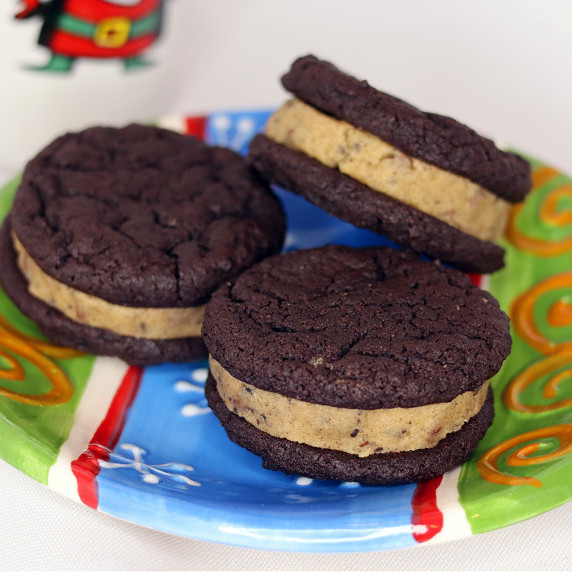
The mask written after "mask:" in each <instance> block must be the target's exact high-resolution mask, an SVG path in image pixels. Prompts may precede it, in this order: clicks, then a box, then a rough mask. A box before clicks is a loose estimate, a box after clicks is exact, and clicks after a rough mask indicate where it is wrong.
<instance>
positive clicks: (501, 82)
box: [0, 0, 572, 570]
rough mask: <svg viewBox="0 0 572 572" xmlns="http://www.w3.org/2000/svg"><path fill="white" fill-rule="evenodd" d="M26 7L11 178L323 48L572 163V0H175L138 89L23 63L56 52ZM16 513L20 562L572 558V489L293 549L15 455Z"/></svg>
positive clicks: (13, 548)
mask: <svg viewBox="0 0 572 572" xmlns="http://www.w3.org/2000/svg"><path fill="white" fill-rule="evenodd" d="M15 6H16V3H15V2H14V3H8V2H6V3H3V6H2V7H1V8H0V10H1V11H2V12H1V13H0V33H2V37H3V38H4V40H3V42H4V46H8V41H9V43H10V49H6V48H5V49H4V50H2V51H1V52H2V53H1V54H0V64H2V66H3V67H0V69H1V70H2V73H3V74H4V73H5V74H7V75H6V77H10V81H9V82H6V81H3V84H2V89H1V90H0V110H1V111H0V168H2V169H4V172H5V176H4V179H5V178H6V176H7V175H8V174H9V173H13V172H16V171H17V170H18V169H20V167H21V165H22V163H23V162H24V160H25V158H26V157H27V156H29V155H30V154H31V153H33V152H34V151H35V150H36V149H38V148H39V147H41V146H42V145H43V144H45V143H46V142H47V141H48V140H49V139H50V138H51V137H53V136H54V135H55V134H57V133H59V132H60V131H63V130H65V129H69V128H75V127H81V126H83V125H85V124H89V123H94V122H98V123H124V122H126V121H129V120H133V119H138V120H144V119H148V118H149V117H157V116H158V115H165V114H172V115H177V114H182V113H199V112H201V111H208V110H211V109H229V108H249V107H250V108H256V107H261V106H265V107H269V106H272V105H275V104H277V103H279V102H280V101H282V100H283V99H284V98H285V94H284V92H283V91H282V90H281V88H280V86H279V83H278V81H277V77H278V76H279V75H280V74H281V73H282V72H284V71H285V70H286V68H287V66H288V64H289V62H290V61H291V60H292V59H294V58H295V57H296V56H297V55H301V54H304V53H307V52H314V53H315V54H316V55H318V56H321V57H324V58H326V59H331V60H332V61H335V62H337V63H338V64H339V65H340V66H341V67H343V68H345V69H348V70H351V71H353V72H354V73H355V74H356V75H359V76H361V77H367V78H368V79H369V80H370V82H371V83H372V84H373V85H376V86H378V87H380V88H383V89H385V90H387V91H389V92H392V93H395V94H396V95H399V96H401V97H403V98H404V99H407V100H410V101H412V102H413V103H416V104H418V105H419V106H421V107H424V108H428V109H431V110H434V111H437V112H441V113H445V114H450V115H452V116H454V117H456V118H458V119H460V120H462V121H464V122H466V123H468V124H470V125H471V126H473V127H475V128H477V129H478V130H481V131H483V132H486V133H490V134H493V135H494V136H496V137H498V138H499V139H501V140H503V141H509V142H510V143H511V144H512V145H514V146H517V147H519V148H520V149H522V150H523V151H525V152H528V153H530V154H531V155H534V156H538V157H540V158H543V159H545V160H547V161H550V162H551V163H552V164H553V165H555V166H557V167H559V168H561V169H564V170H566V171H568V172H571V173H572V144H571V139H570V133H571V129H572V104H571V101H572V74H571V73H570V58H571V57H572V4H571V3H570V2H568V1H567V0H561V1H556V0H552V1H544V2H529V1H520V0H519V1H516V0H486V1H483V0H481V2H478V3H476V2H475V3H461V2H458V1H457V0H437V1H434V2H431V3H429V2H425V1H421V0H418V1H413V0H409V1H408V2H400V3H396V2H388V1H385V0H371V1H369V0H351V1H350V0H273V1H272V2H268V1H267V0H241V1H240V2H232V1H231V0H209V2H204V1H201V0H185V1H184V2H169V3H167V6H166V19H165V24H166V27H165V34H164V39H163V41H162V43H161V44H160V45H159V46H158V47H157V48H156V49H155V50H154V52H153V55H154V59H155V60H156V62H157V63H156V68H155V71H153V70H151V71H149V72H146V71H140V72H137V73H138V74H140V75H136V76H133V77H134V79H133V80H132V81H133V83H134V85H135V86H136V87H135V88H134V91H135V94H134V93H133V92H131V93H130V92H129V90H127V91H126V90H125V85H124V83H122V81H123V80H122V81H119V80H118V78H120V77H123V76H121V70H120V68H119V67H118V66H112V65H108V64H107V63H105V64H102V63H101V62H89V61H79V62H76V69H75V70H74V74H73V75H70V76H67V77H55V76H42V74H38V73H37V72H36V74H34V72H29V71H25V70H22V68H21V64H22V63H33V62H38V61H39V60H45V59H47V54H46V53H45V52H41V51H40V48H38V47H37V46H36V45H35V41H36V36H37V32H38V26H39V22H35V23H34V22H32V21H29V22H19V23H17V25H14V24H13V22H12V20H11V14H12V12H13V11H14V10H15V9H16V8H15ZM3 27H4V28H5V29H4V28H3ZM4 32H5V33H4ZM159 70H160V71H161V73H162V74H163V75H162V76H160V77H158V79H157V81H156V82H155V84H153V85H151V84H146V83H145V82H148V80H149V78H150V77H152V76H151V75H147V76H146V75H145V74H146V73H149V74H154V73H156V72H157V71H159ZM153 77H154V76H153ZM41 78H44V79H41ZM94 78H96V79H97V86H99V87H98V89H101V93H100V95H99V96H98V98H94V92H93V90H94V89H95V88H93V86H92V87H91V88H90V90H89V92H88V91H86V90H87V87H86V85H87V83H86V82H87V80H88V79H89V80H90V81H93V79H94ZM165 78H167V79H168V81H167V82H166V83H165ZM42 81H43V82H44V84H42V85H44V87H41V85H40V83H41V82H42ZM157 82H159V83H157ZM161 82H163V83H161ZM76 102H79V105H75V104H76ZM88 102H89V105H88ZM98 102H99V103H98ZM14 117H15V118H16V120H14ZM54 119H56V120H57V121H53V120H54ZM54 124H55V127H54ZM54 129H57V132H54ZM567 391H569V389H567ZM0 438H2V437H1V436H0ZM571 478H572V475H571ZM0 514H1V516H2V518H0V539H1V541H0V542H1V544H0V569H5V570H8V569H18V570H24V569H46V570H48V569H50V570H51V569H53V570H64V569H85V570H88V569H124V570H135V569H165V570H167V569H205V570H217V569H218V570H235V569H245V570H259V569H275V570H288V569H315V570H327V569H332V570H334V569H335V570H342V569H347V570H354V569H356V570H358V569H359V570H374V569H385V570H397V569H399V570H403V569H411V570H483V569H489V570H571V569H572V543H571V542H570V539H571V538H572V503H568V504H567V505H564V506H562V507H559V508H557V509H555V510H553V511H550V512H548V513H546V514H543V515H540V516H538V517H536V518H533V519H531V520H529V521H526V522H523V523H519V524H516V525H513V526H510V527H508V528H505V529H501V530H498V531H493V532H490V533H486V534H483V535H479V536H475V537H471V538H467V539H464V540H460V541H455V542H450V543H446V544H438V545H433V546H419V547H416V548H410V549H403V550H396V551H391V552H373V553H357V554H337V555H334V554H330V555H320V554H289V553H278V552H264V551H255V550H248V549H242V548H234V547H229V546H222V545H215V544H211V543H206V542H200V541H194V540H189V539H183V538H178V537H174V536H169V535H166V534H162V533H159V532H156V531H152V530H147V529H144V528H141V527H138V526H136V525H133V524H130V523H126V522H122V521H119V520H116V519H113V518H111V517H109V516H106V515H103V514H100V513H97V512H95V511H92V510H90V509H87V508H85V507H84V506H81V505H79V504H74V503H73V502H72V501H69V500H67V499H65V498H62V497H60V496H58V495H57V494H56V493H54V492H53V491H51V490H49V489H48V488H46V487H44V486H42V485H40V484H38V483H36V482H34V481H32V480H31V479H29V478H28V477H26V476H24V475H22V474H21V473H19V472H18V471H16V470H15V469H14V468H12V467H10V466H9V465H7V464H6V463H5V462H3V461H0Z"/></svg>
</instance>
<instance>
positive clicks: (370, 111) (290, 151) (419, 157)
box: [250, 56, 531, 272]
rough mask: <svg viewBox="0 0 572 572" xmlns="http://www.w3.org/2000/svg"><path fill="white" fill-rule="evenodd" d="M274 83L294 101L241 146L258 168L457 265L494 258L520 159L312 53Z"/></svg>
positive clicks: (521, 185)
mask: <svg viewBox="0 0 572 572" xmlns="http://www.w3.org/2000/svg"><path fill="white" fill-rule="evenodd" d="M283 83H284V86H285V87H286V88H287V89H288V90H290V91H291V92H292V93H293V94H294V95H295V96H296V98H295V99H292V100H290V101H288V102H286V104H285V105H284V106H282V108H280V109H279V110H277V111H276V112H275V113H274V114H273V115H272V117H271V118H270V119H269V121H268V124H267V126H266V130H265V134H264V135H258V136H257V137H255V138H254V140H253V141H252V144H251V146H250V155H251V158H252V161H253V164H254V165H255V167H256V168H257V169H258V170H259V171H260V172H261V173H262V174H263V176H264V177H266V178H267V179H268V180H270V181H271V182H274V183H278V184H280V185H282V186H284V187H285V188H287V189H289V190H291V191H293V192H296V193H299V194H301V195H303V196H304V197H305V198H307V199H308V200H310V201H311V202H313V203H314V204H316V205H317V206H319V207H321V208H323V209H324V210H326V211H327V212H329V213H330V214H332V215H334V216H337V217H338V218H341V219H343V220H346V221H347V222H350V223H352V224H354V225H356V226H358V227H360V228H366V229H369V230H373V231H374V232H377V233H379V234H382V235H384V236H386V237H388V238H389V239H390V240H393V241H394V242H396V243H398V244H400V245H402V246H404V247H406V248H410V249H412V250H415V251H417V252H421V253H425V254H427V255H429V256H431V257H432V258H435V259H438V260H441V261H443V262H447V263H450V264H454V265H455V266H457V267H458V268H460V269H462V270H466V271H473V272H492V271H494V270H497V269H499V268H501V267H502V265H503V254H504V251H503V249H502V248H501V247H500V246H498V245H496V244H495V243H494V241H495V240H496V239H497V238H499V237H500V236H501V235H502V233H503V231H504V227H505V225H506V222H507V219H508V215H509V211H510V207H511V202H517V201H519V200H522V198H523V197H524V196H525V195H526V193H527V192H528V190H529V189H530V186H531V182H530V181H531V177H530V166H529V165H528V163H527V162H526V161H525V160H524V159H522V158H521V157H519V156H517V155H515V154H513V153H506V152H504V151H502V150H500V149H498V148H497V147H496V146H495V145H494V143H493V142H492V141H490V140H489V139H486V138H484V137H481V136H480V135H478V134H477V133H475V132H474V131H473V130H471V129H469V128H468V127H466V126H464V125H462V124H460V123H458V122H456V121H455V120H453V119H450V118H447V117H443V116H439V115H436V114H431V113H425V112H423V111H420V110H418V109H416V108H415V107H413V106H411V105H409V104H407V103H405V102H403V101H401V100H399V99H397V98H395V97H392V96H390V95H388V94H385V93H382V92H379V91H377V90H376V89H374V88H372V87H370V86H369V85H368V83H367V82H365V81H359V80H357V79H356V78H354V77H352V76H349V75H346V74H344V73H343V72H341V71H340V70H338V69H337V68H336V67H334V66H333V65H332V64H330V63H328V62H324V61H320V60H318V59H316V58H315V57H313V56H306V57H303V58H300V59H298V60H297V61H296V62H294V64H293V65H292V69H291V70H290V72H288V73H287V74H286V75H285V76H284V77H283Z"/></svg>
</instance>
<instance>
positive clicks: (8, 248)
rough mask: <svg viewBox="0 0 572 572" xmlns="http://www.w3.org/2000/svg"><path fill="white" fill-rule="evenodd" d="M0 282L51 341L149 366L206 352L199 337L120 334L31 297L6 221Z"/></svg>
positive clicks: (0, 251) (0, 241)
mask: <svg viewBox="0 0 572 572" xmlns="http://www.w3.org/2000/svg"><path fill="white" fill-rule="evenodd" d="M0 256H1V257H2V261H3V263H2V264H1V265H0V282H1V283H2V286H3V288H4V290H5V291H6V293H7V294H8V296H9V297H10V298H11V300H12V301H13V302H14V304H16V306H18V308H19V309H20V310H21V311H22V312H23V313H24V314H25V315H26V316H28V317H29V318H30V319H31V320H33V321H34V322H36V324H37V325H38V327H39V328H40V330H42V332H43V333H44V334H45V335H46V336H47V337H48V338H50V339H51V340H52V341H54V342H56V343H58V344H62V345H70V341H71V340H73V346H74V347H75V348H76V349H78V350H81V351H85V352H88V353H94V354H103V355H109V356H115V357H119V358H121V359H123V360H124V361H126V362H128V363H130V364H133V365H152V364H158V363H164V362H181V361H190V360H195V359H201V358H204V357H206V355H207V352H206V348H205V347H204V344H203V341H202V338H200V337H189V338H176V339H169V340H150V339H143V338H134V337H130V336H121V335H119V334H115V333H113V332H111V331H109V330H104V329H101V328H92V327H90V326H85V325H83V324H79V323H77V322H74V321H72V320H70V319H69V318H66V317H65V316H64V315H63V314H61V313H60V312H58V311H57V310H56V309H54V308H51V307H50V306H48V305H47V304H44V303H43V302H42V301H40V300H38V299H37V298H34V296H32V295H31V294H29V292H28V285H27V283H26V280H25V279H24V277H23V276H22V274H21V272H20V270H19V269H18V266H17V263H16V254H15V252H14V248H13V246H12V240H11V239H10V224H9V220H6V221H5V222H4V224H3V225H2V227H1V228H0Z"/></svg>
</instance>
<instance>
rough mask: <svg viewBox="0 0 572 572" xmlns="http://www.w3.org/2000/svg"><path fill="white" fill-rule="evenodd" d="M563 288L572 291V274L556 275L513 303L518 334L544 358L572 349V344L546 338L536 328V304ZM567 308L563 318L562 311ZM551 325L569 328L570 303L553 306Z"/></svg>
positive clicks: (570, 341)
mask: <svg viewBox="0 0 572 572" xmlns="http://www.w3.org/2000/svg"><path fill="white" fill-rule="evenodd" d="M559 288H570V289H572V272H563V273H561V274H556V275H554V276H551V277H550V278H547V279H546V280H543V281H542V282H539V283H538V284H536V285H535V286H533V287H532V288H530V289H529V290H526V292H523V293H522V294H521V295H520V296H519V297H518V298H515V300H514V301H513V303H512V306H511V310H510V313H511V318H512V323H513V325H514V329H515V330H516V332H517V334H518V335H519V336H520V337H521V338H522V339H523V340H524V341H525V342H526V343H527V344H529V345H530V346H532V347H533V348H534V349H536V350H538V351H539V352H540V353H543V354H551V353H553V352H554V351H555V350H556V349H557V348H558V349H562V348H565V349H570V348H572V340H566V341H564V342H561V343H558V342H555V341H553V340H549V339H548V338H546V337H545V336H544V335H543V334H542V333H541V332H540V330H539V329H538V327H537V326H536V323H535V321H534V304H535V303H536V301H537V300H538V298H539V297H540V296H542V295H543V294H546V293H548V292H551V291H553V290H557V289H559ZM564 306H566V307H567V309H566V311H565V312H564V314H563V315H561V314H560V313H559V310H560V309H562V308H563V307H564ZM547 320H548V323H549V325H551V326H553V325H556V326H565V325H569V323H570V322H572V311H571V310H570V305H569V304H568V303H567V302H564V301H560V302H556V303H555V304H553V305H552V307H551V308H550V310H549V312H548V317H547Z"/></svg>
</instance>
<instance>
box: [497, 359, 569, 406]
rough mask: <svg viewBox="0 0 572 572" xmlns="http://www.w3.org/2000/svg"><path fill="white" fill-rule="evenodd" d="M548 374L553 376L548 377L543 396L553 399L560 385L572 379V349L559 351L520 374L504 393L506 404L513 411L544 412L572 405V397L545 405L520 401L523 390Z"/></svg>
mask: <svg viewBox="0 0 572 572" xmlns="http://www.w3.org/2000/svg"><path fill="white" fill-rule="evenodd" d="M565 366H568V367H567V368H566V369H564V370H562V371H560V372H558V373H556V374H555V375H551V374H553V372H557V371H558V370H559V369H561V368H562V367H565ZM547 375H551V377H549V378H548V380H547V381H546V382H545V384H544V387H543V388H542V397H543V398H544V399H553V398H554V397H556V396H557V395H558V388H559V385H560V384H561V383H562V382H563V381H565V380H567V379H572V350H570V349H568V350H562V351H559V352H557V353H555V354H553V355H551V356H548V357H547V358H544V359H543V360H541V361H539V362H537V363H534V364H532V365H531V366H529V367H527V368H526V369H525V370H524V371H523V372H521V373H520V374H518V375H517V376H516V377H515V378H514V379H513V380H512V381H511V382H510V384H509V385H508V387H507V388H506V389H505V391H504V393H503V401H504V403H505V405H506V406H507V407H508V408H509V409H511V410H512V411H518V412H519V413H544V412H546V411H554V410H555V409H562V408H563V407H571V406H572V397H569V398H567V399H561V400H560V401H556V402H554V403H549V404H544V405H542V404H540V405H527V404H525V403H522V402H521V401H520V393H521V392H522V391H524V390H525V389H526V388H527V387H529V386H530V385H532V384H533V383H534V382H536V381H538V380H539V379H541V378H542V377H545V376H547Z"/></svg>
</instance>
